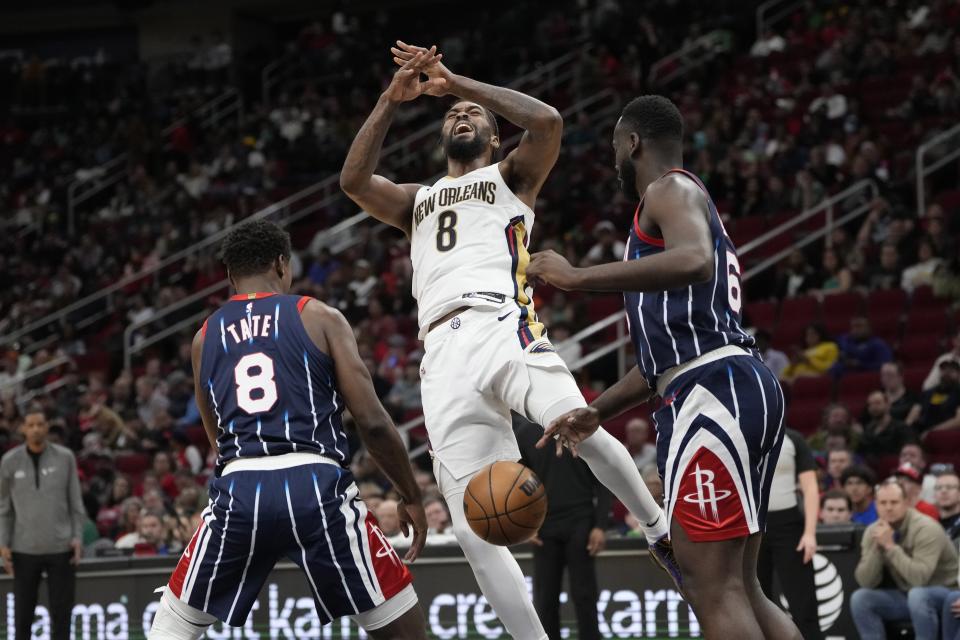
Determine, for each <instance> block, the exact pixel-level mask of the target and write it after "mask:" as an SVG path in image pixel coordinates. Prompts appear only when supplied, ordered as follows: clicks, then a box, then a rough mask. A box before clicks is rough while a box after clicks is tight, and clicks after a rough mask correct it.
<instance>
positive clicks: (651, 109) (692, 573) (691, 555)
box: [527, 96, 801, 640]
mask: <svg viewBox="0 0 960 640" xmlns="http://www.w3.org/2000/svg"><path fill="white" fill-rule="evenodd" d="M682 139H683V119H682V117H681V115H680V112H679V111H678V110H677V108H676V107H675V106H674V105H673V103H672V102H670V101H669V100H668V99H666V98H664V97H661V96H642V97H639V98H637V99H635V100H633V101H632V102H630V103H629V104H628V105H627V106H626V107H625V108H624V110H623V113H622V115H621V117H620V120H619V121H618V122H617V125H616V127H615V129H614V134H613V148H614V152H615V155H616V167H617V171H618V176H619V179H620V184H621V188H622V189H623V191H624V193H625V194H626V195H628V196H631V197H633V198H636V199H638V200H639V201H640V202H639V204H638V205H637V210H636V214H635V216H634V220H633V225H632V227H631V229H630V238H629V242H628V244H627V249H626V255H625V256H624V260H623V261H622V262H615V263H611V264H602V265H597V266H594V267H587V268H574V267H572V266H571V265H570V264H569V263H568V262H567V261H566V260H565V259H564V258H563V257H562V256H560V255H558V254H556V253H555V252H552V251H546V252H541V253H538V254H535V255H534V256H533V257H532V260H531V263H530V267H529V268H528V270H527V275H528V276H530V277H531V278H534V279H536V281H539V282H546V283H549V284H552V285H554V286H556V287H558V288H560V289H564V290H583V291H622V292H624V301H625V305H626V311H627V319H628V322H629V325H630V333H631V337H632V339H633V343H634V348H635V350H636V355H637V366H636V367H634V368H633V369H632V370H631V371H630V372H629V373H628V374H627V376H626V377H625V378H624V379H622V380H620V381H619V382H618V383H616V384H615V385H613V386H612V387H610V388H609V389H608V390H607V391H606V392H604V393H603V394H601V395H600V397H598V398H597V399H596V400H595V401H594V402H593V403H592V404H591V405H590V407H587V408H585V409H575V410H573V411H570V412H568V413H567V414H565V415H563V416H560V417H559V418H557V419H556V420H555V421H554V422H553V423H552V424H551V425H549V427H548V428H547V430H546V431H545V434H544V437H543V439H541V441H540V443H538V444H539V446H545V445H546V444H547V443H548V442H549V439H550V438H551V437H556V438H557V449H558V451H559V450H560V448H561V446H562V445H567V446H572V447H576V446H577V445H578V444H579V443H580V442H581V441H582V440H583V438H585V437H587V436H589V435H591V434H592V433H593V431H594V430H595V429H596V425H598V424H599V423H600V422H602V421H604V420H609V419H610V418H612V417H614V416H616V415H618V414H620V413H623V412H624V411H626V410H628V409H630V408H632V407H635V406H636V405H638V404H640V403H641V402H644V401H646V400H647V399H649V398H650V397H651V396H652V395H653V394H654V393H656V394H657V395H659V396H660V397H661V398H662V401H661V406H660V408H659V409H658V410H657V411H656V413H655V414H654V420H655V422H656V426H657V463H658V466H659V469H660V475H661V477H662V478H663V480H664V494H665V507H666V512H667V518H668V520H669V522H670V532H671V539H672V540H673V545H674V552H675V554H676V558H677V561H678V562H679V563H680V569H681V571H682V572H683V577H684V583H683V590H684V596H685V597H686V598H687V600H688V601H689V603H690V604H691V606H692V607H693V609H694V612H695V613H696V615H697V619H698V621H699V622H700V625H701V628H702V629H703V632H704V636H705V637H707V638H741V639H751V640H752V639H754V638H757V639H759V638H777V639H778V640H780V639H789V638H800V637H801V636H800V632H799V631H798V630H797V628H796V626H795V625H794V624H793V623H792V622H791V621H790V619H789V618H788V617H787V616H786V615H785V614H784V613H783V612H782V611H781V610H780V609H779V608H777V607H776V606H775V605H774V604H773V603H772V602H770V601H769V600H767V599H766V597H765V596H764V595H763V592H762V591H761V589H760V584H759V582H758V581H757V556H758V551H759V549H760V536H761V533H762V531H763V528H764V521H765V518H766V511H767V498H768V496H769V492H770V483H771V480H772V477H773V472H774V468H775V467H776V466H777V457H778V456H779V453H780V445H781V443H782V441H783V425H782V422H783V411H784V402H783V392H782V390H781V389H780V385H779V383H778V382H777V378H776V376H775V375H773V373H772V372H771V371H770V370H769V369H768V368H767V367H766V366H765V365H764V364H763V362H762V360H761V359H760V357H759V355H758V353H757V352H756V350H755V349H754V348H753V338H751V337H750V336H749V335H748V334H746V333H745V332H744V331H743V329H742V328H741V326H740V309H741V307H742V305H743V299H742V287H741V282H740V278H741V271H740V265H739V263H738V261H737V254H736V248H735V247H734V246H733V242H732V241H731V240H730V238H729V236H727V234H726V231H725V230H724V228H723V223H722V222H721V220H720V217H719V215H718V213H717V209H716V207H715V206H714V204H713V201H712V200H711V199H710V196H709V194H708V193H707V191H706V188H705V187H704V186H703V183H702V182H700V180H699V179H698V178H697V177H696V176H694V175H693V174H691V173H689V172H687V171H684V170H683V169H681V168H680V167H681V166H682V165H683V157H682V149H683V142H682Z"/></svg>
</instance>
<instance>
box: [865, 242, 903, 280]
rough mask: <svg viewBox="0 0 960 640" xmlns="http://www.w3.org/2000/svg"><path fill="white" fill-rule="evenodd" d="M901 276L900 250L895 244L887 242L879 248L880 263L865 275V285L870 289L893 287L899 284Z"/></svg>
mask: <svg viewBox="0 0 960 640" xmlns="http://www.w3.org/2000/svg"><path fill="white" fill-rule="evenodd" d="M901 278H902V268H901V267H900V252H899V251H898V250H897V245H896V244H894V243H892V242H888V243H886V244H884V245H883V247H882V248H881V249H880V264H879V265H877V266H876V267H874V268H872V269H871V270H870V272H869V274H868V276H867V287H869V288H870V289H872V290H878V289H895V288H897V287H898V286H900V280H901Z"/></svg>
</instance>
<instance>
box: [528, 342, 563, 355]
mask: <svg viewBox="0 0 960 640" xmlns="http://www.w3.org/2000/svg"><path fill="white" fill-rule="evenodd" d="M556 352H557V350H556V349H554V348H553V345H552V344H550V343H549V342H541V343H539V344H535V345H533V348H532V349H530V353H556Z"/></svg>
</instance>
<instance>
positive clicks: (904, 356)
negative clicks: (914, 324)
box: [899, 333, 943, 370]
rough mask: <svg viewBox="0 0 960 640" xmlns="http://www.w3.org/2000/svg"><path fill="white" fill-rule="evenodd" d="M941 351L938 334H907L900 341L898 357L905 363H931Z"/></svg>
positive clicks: (921, 364) (911, 364)
mask: <svg viewBox="0 0 960 640" xmlns="http://www.w3.org/2000/svg"><path fill="white" fill-rule="evenodd" d="M942 351H943V348H942V346H941V340H940V336H935V335H927V334H922V333H921V334H913V335H910V334H907V335H906V336H905V337H904V338H903V341H902V342H901V343H900V349H899V353H900V359H901V360H902V361H903V362H904V364H905V365H910V366H913V365H918V366H924V365H926V366H927V367H928V370H929V366H930V365H931V364H933V361H934V360H936V359H937V356H939V355H940V353H941V352H942Z"/></svg>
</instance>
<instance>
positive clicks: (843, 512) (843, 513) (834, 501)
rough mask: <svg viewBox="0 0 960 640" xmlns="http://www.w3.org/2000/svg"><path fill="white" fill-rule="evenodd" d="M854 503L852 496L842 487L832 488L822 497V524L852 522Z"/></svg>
mask: <svg viewBox="0 0 960 640" xmlns="http://www.w3.org/2000/svg"><path fill="white" fill-rule="evenodd" d="M852 515H853V504H852V503H851V502H850V496H848V495H847V494H846V493H844V492H843V491H842V490H840V489H831V490H830V491H827V492H826V493H825V494H823V496H821V497H820V524H823V525H827V526H829V525H836V524H850V523H851V522H852V521H851V520H850V517H851V516H852Z"/></svg>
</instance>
